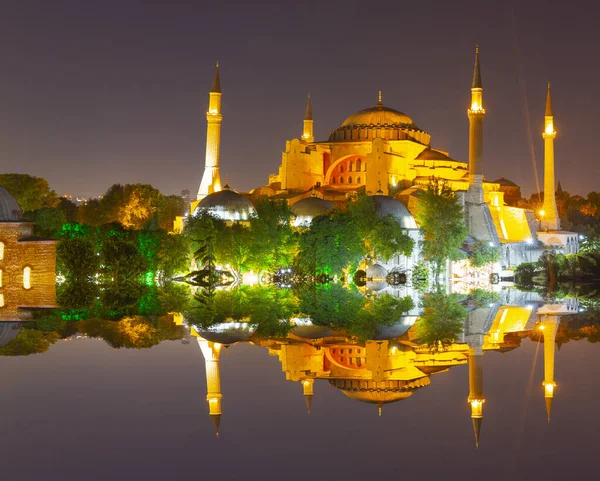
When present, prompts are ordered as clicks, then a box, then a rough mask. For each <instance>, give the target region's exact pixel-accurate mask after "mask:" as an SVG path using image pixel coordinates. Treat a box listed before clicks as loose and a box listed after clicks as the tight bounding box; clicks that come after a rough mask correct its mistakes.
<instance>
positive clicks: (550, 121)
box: [540, 82, 560, 230]
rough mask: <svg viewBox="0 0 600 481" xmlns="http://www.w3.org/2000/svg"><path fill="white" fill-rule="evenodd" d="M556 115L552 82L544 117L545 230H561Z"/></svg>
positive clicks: (543, 224) (543, 215)
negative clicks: (556, 165) (553, 107)
mask: <svg viewBox="0 0 600 481" xmlns="http://www.w3.org/2000/svg"><path fill="white" fill-rule="evenodd" d="M555 137H556V131H555V130H554V115H552V98H551V97H550V82H548V94H547V96H546V113H545V116H544V132H543V133H542V138H543V139H544V207H543V213H540V215H541V220H542V222H541V225H542V229H543V230H560V220H559V218H558V209H557V208H556V194H555V192H554V190H555V188H556V186H555V185H554V138H555Z"/></svg>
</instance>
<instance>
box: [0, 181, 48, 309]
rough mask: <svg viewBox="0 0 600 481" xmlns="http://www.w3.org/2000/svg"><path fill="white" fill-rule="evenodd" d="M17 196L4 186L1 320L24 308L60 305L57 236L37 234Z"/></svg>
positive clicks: (0, 237)
mask: <svg viewBox="0 0 600 481" xmlns="http://www.w3.org/2000/svg"><path fill="white" fill-rule="evenodd" d="M33 227H34V223H33V222H27V221H25V220H23V212H22V210H21V208H20V207H19V204H18V203H17V201H16V200H15V198H14V197H13V196H12V195H10V193H9V192H8V191H7V190H6V189H5V188H4V187H2V186H0V321H1V320H3V319H4V320H11V321H12V320H16V319H20V318H21V316H22V313H23V308H27V307H56V287H55V284H56V244H57V241H56V240H49V239H41V238H39V237H34V236H33Z"/></svg>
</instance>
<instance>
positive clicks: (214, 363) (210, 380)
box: [197, 337, 223, 437]
mask: <svg viewBox="0 0 600 481" xmlns="http://www.w3.org/2000/svg"><path fill="white" fill-rule="evenodd" d="M197 339H198V344H199V345H200V350H201V351H202V355H203V356H204V365H205V367H206V400H207V401H208V410H209V413H210V418H211V419H212V422H213V424H214V425H215V431H216V434H217V437H219V425H220V424H221V399H222V398H223V395H222V394H221V370H220V368H219V356H220V354H221V347H222V345H221V344H219V343H217V342H210V341H207V340H206V339H203V338H201V337H198V338H197Z"/></svg>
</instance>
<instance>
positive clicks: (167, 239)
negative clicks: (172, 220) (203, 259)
mask: <svg viewBox="0 0 600 481" xmlns="http://www.w3.org/2000/svg"><path fill="white" fill-rule="evenodd" d="M161 232H162V236H161V237H162V241H161V244H160V249H159V250H158V253H157V264H156V267H157V269H158V270H159V271H160V272H161V273H162V277H163V279H172V278H173V277H175V276H177V275H181V274H185V273H187V272H189V269H190V262H191V258H192V255H191V247H190V242H189V240H188V238H187V237H186V236H184V235H181V234H166V233H165V232H164V231H161Z"/></svg>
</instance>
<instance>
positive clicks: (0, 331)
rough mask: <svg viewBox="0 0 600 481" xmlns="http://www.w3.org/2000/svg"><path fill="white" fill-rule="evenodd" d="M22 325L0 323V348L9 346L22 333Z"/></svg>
mask: <svg viewBox="0 0 600 481" xmlns="http://www.w3.org/2000/svg"><path fill="white" fill-rule="evenodd" d="M21 328H22V323H21V322H17V321H0V347H4V346H7V345H8V344H9V343H10V342H11V341H12V340H13V339H14V338H15V337H17V335H18V334H19V332H21Z"/></svg>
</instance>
